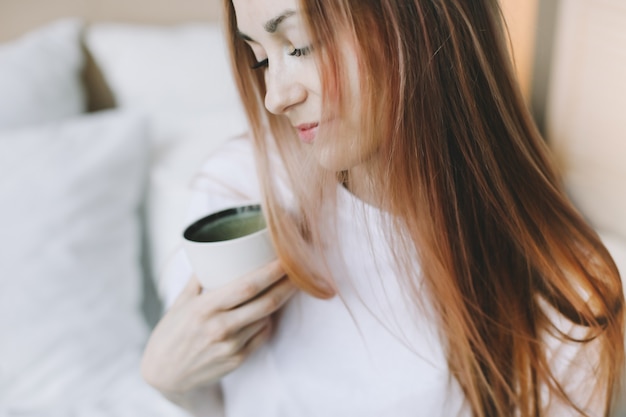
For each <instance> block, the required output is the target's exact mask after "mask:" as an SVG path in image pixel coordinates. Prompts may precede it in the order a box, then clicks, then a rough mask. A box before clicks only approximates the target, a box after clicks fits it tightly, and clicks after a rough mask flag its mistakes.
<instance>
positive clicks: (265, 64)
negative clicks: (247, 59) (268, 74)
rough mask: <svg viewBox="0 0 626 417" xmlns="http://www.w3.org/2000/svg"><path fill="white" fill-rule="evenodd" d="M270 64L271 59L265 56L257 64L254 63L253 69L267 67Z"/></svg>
mask: <svg viewBox="0 0 626 417" xmlns="http://www.w3.org/2000/svg"><path fill="white" fill-rule="evenodd" d="M268 64H269V61H268V60H267V58H265V59H264V60H262V61H259V62H257V63H256V64H254V65H252V69H253V70H255V69H260V68H267V66H268Z"/></svg>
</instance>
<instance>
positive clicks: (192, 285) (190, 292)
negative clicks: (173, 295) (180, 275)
mask: <svg viewBox="0 0 626 417" xmlns="http://www.w3.org/2000/svg"><path fill="white" fill-rule="evenodd" d="M201 291H202V285H201V284H200V281H198V277H196V275H195V274H194V275H191V277H190V278H189V281H187V284H186V285H185V287H184V288H183V290H182V292H181V293H180V295H179V296H178V298H177V299H176V301H187V300H190V299H192V298H194V297H195V296H197V295H198V294H200V292H201Z"/></svg>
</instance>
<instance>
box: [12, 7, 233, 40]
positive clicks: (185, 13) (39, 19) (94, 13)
mask: <svg viewBox="0 0 626 417" xmlns="http://www.w3.org/2000/svg"><path fill="white" fill-rule="evenodd" d="M220 4H221V1H220V0H0V40H3V39H10V38H12V37H15V36H17V35H19V34H21V33H23V32H24V31H26V30H28V29H31V28H35V27H37V26H39V25H41V24H43V23H46V22H49V21H51V20H54V19H56V18H61V17H66V16H76V17H82V18H84V19H85V20H86V21H88V22H93V21H121V22H133V23H135V22H141V23H155V24H173V23H179V22H184V21H194V20H195V21H204V20H216V19H217V18H218V15H219V11H220Z"/></svg>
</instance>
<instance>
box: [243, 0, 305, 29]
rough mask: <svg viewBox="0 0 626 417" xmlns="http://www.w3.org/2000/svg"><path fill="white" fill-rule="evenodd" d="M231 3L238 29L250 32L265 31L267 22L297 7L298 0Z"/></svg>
mask: <svg viewBox="0 0 626 417" xmlns="http://www.w3.org/2000/svg"><path fill="white" fill-rule="evenodd" d="M232 3H233V8H234V9H235V16H236V17H237V27H238V29H239V30H240V31H242V32H245V33H249V32H250V34H252V33H258V31H267V27H266V26H267V23H271V22H272V20H273V19H276V18H277V17H278V16H281V15H284V14H285V13H287V12H295V11H296V10H298V9H299V4H298V0H232ZM286 23H287V21H286Z"/></svg>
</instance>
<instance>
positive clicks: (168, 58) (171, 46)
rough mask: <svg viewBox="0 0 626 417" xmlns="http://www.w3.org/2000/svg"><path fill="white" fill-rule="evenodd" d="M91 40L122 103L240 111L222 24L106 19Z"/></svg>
mask: <svg viewBox="0 0 626 417" xmlns="http://www.w3.org/2000/svg"><path fill="white" fill-rule="evenodd" d="M85 41H86V44H87V47H88V49H89V50H90V52H91V53H92V54H93V56H94V59H95V61H96V62H97V63H98V65H99V67H100V68H101V70H102V73H103V75H104V78H105V79H106V80H107V83H108V84H109V86H110V87H111V91H112V92H113V95H114V96H115V99H116V101H117V104H118V106H119V107H123V108H132V109H133V110H142V111H144V110H145V111H147V112H149V113H150V114H153V113H154V112H155V111H157V112H159V111H161V112H162V111H168V112H170V111H173V112H174V113H175V114H177V115H187V114H189V113H191V114H196V115H201V114H207V113H209V112H213V111H220V112H222V111H224V110H231V111H235V112H237V111H240V106H239V98H238V95H237V92H236V88H235V83H234V81H233V78H232V75H231V72H230V66H229V62H228V58H227V56H228V54H227V50H226V45H225V42H224V37H223V35H222V31H221V29H220V27H219V26H218V25H217V24H211V23H206V24H185V25H179V26H168V27H165V26H148V25H131V24H115V23H101V24H95V25H92V26H91V27H89V28H88V30H87V32H86V40H85Z"/></svg>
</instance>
